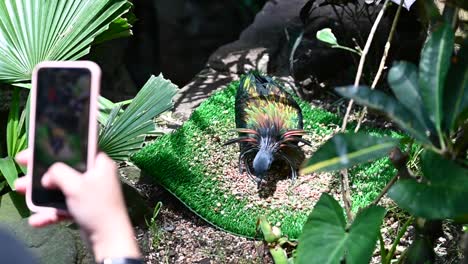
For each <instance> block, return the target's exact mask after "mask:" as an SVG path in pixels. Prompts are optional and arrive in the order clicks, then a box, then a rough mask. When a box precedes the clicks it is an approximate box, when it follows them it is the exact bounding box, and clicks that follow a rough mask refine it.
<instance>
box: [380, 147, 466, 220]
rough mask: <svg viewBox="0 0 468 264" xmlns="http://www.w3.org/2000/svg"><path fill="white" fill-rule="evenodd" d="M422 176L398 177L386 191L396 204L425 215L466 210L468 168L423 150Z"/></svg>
mask: <svg viewBox="0 0 468 264" xmlns="http://www.w3.org/2000/svg"><path fill="white" fill-rule="evenodd" d="M421 162H422V164H421V165H422V172H423V175H424V178H423V179H422V180H421V181H417V180H415V179H401V180H399V181H398V182H397V183H396V184H395V185H394V186H393V187H392V188H391V189H390V191H389V193H388V195H389V196H390V198H392V199H393V200H394V201H395V202H396V203H397V204H398V205H399V206H400V207H402V208H403V209H405V210H408V211H409V212H411V213H412V214H413V215H415V216H420V217H424V218H427V219H444V218H454V217H457V216H459V215H461V214H466V213H468V203H467V202H466V198H467V197H468V170H467V169H466V168H463V167H461V166H459V165H458V164H456V163H455V162H454V161H451V160H447V159H444V158H443V157H441V156H440V155H437V154H436V153H434V152H431V151H426V152H425V153H424V154H423V156H422V157H421Z"/></svg>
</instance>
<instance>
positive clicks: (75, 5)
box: [0, 0, 131, 83]
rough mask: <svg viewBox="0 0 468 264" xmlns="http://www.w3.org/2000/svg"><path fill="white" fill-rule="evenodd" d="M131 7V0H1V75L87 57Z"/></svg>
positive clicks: (8, 77) (14, 76)
mask: <svg viewBox="0 0 468 264" xmlns="http://www.w3.org/2000/svg"><path fill="white" fill-rule="evenodd" d="M130 7H131V4H130V2H128V1H127V0H4V1H0V58H1V60H0V81H6V82H10V83H13V82H20V81H27V80H30V78H31V72H32V70H33V68H34V66H35V65H36V64H37V63H39V62H41V61H44V60H76V59H79V58H81V57H83V56H84V55H86V54H87V53H89V50H90V45H91V44H92V43H93V41H94V39H95V38H96V37H97V36H98V35H100V34H101V33H103V32H105V31H106V30H107V29H108V28H109V24H111V23H112V22H113V21H116V20H117V19H118V18H119V17H120V16H122V15H123V14H125V13H126V12H128V10H129V9H130ZM111 36H112V34H111ZM108 37H109V36H107V38H108Z"/></svg>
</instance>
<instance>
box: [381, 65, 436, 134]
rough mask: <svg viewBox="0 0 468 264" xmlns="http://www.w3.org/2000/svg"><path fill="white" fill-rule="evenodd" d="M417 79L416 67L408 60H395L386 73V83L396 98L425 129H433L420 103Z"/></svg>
mask: <svg viewBox="0 0 468 264" xmlns="http://www.w3.org/2000/svg"><path fill="white" fill-rule="evenodd" d="M418 81H419V80H418V67H416V65H414V64H412V63H410V62H406V61H401V62H397V63H395V64H394V65H393V66H392V68H391V69H390V71H389V73H388V83H389V84H390V87H391V88H392V91H393V93H394V94H395V97H396V98H397V100H398V101H399V102H400V103H401V104H403V105H404V106H405V107H406V108H407V109H408V110H410V111H411V112H412V113H413V114H414V115H415V116H416V117H417V118H418V120H419V121H420V122H421V124H424V125H425V128H426V129H428V130H429V129H431V131H433V126H432V125H431V122H430V121H429V120H428V119H429V117H428V116H427V114H426V112H425V109H424V105H423V103H422V99H421V94H420V90H419V83H418ZM434 132H435V131H433V132H432V133H434Z"/></svg>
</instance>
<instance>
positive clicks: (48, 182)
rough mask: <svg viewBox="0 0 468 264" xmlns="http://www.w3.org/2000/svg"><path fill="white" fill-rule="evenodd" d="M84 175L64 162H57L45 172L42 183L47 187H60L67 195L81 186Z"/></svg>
mask: <svg viewBox="0 0 468 264" xmlns="http://www.w3.org/2000/svg"><path fill="white" fill-rule="evenodd" d="M82 178H83V175H82V174H81V173H80V172H78V171H76V170H74V169H72V168H71V167H69V166H67V165H66V164H64V163H55V164H54V165H52V166H51V167H50V168H49V170H48V171H47V172H46V173H45V174H44V177H43V178H42V185H43V186H44V187H46V188H51V189H53V188H56V189H60V190H61V191H62V192H63V193H64V194H65V196H68V195H70V194H73V193H74V192H75V190H77V188H79V186H80V184H81V181H82Z"/></svg>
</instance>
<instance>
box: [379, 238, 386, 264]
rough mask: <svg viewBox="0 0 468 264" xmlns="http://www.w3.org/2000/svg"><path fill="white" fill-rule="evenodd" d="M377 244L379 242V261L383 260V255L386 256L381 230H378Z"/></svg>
mask: <svg viewBox="0 0 468 264" xmlns="http://www.w3.org/2000/svg"><path fill="white" fill-rule="evenodd" d="M379 244H380V259H381V261H380V262H381V263H383V262H384V260H385V257H386V256H387V254H385V253H386V252H385V241H384V239H383V237H382V231H381V230H379Z"/></svg>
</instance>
